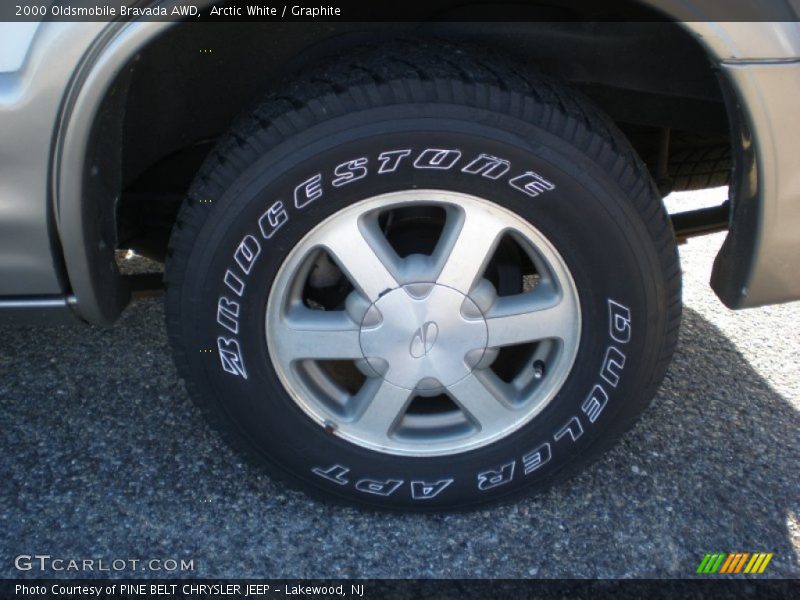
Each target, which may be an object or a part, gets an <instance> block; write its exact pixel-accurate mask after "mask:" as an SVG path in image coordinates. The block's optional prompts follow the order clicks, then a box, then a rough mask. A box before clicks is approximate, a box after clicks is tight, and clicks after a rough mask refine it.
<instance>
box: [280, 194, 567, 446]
mask: <svg viewBox="0 0 800 600" xmlns="http://www.w3.org/2000/svg"><path fill="white" fill-rule="evenodd" d="M464 202H467V203H478V204H479V205H482V206H483V207H485V208H488V209H490V210H492V211H495V212H498V213H501V214H503V215H505V216H506V217H507V218H508V219H509V222H510V223H513V224H515V225H517V226H515V227H511V228H510V229H512V230H514V231H515V232H517V233H519V234H521V235H523V237H524V239H525V242H526V243H529V244H530V245H531V247H532V248H533V249H534V251H535V252H536V253H537V254H538V255H540V256H541V257H543V258H544V259H545V261H546V263H547V267H548V268H549V269H550V271H551V272H553V273H554V275H555V276H556V281H557V283H558V286H559V288H560V291H561V293H562V294H563V295H564V296H565V297H568V298H569V302H570V303H571V304H572V307H573V308H572V315H573V317H574V318H573V322H572V330H571V336H570V339H569V343H565V344H563V346H564V347H562V348H561V350H560V353H559V358H558V359H557V367H558V368H557V369H556V370H555V372H554V373H552V375H548V383H547V385H546V386H543V389H544V392H543V393H541V394H539V396H540V397H539V398H538V399H537V401H536V402H535V403H532V406H530V407H528V408H526V409H525V410H523V411H521V415H520V417H519V418H518V419H516V420H515V421H514V422H512V423H509V424H508V426H506V427H503V428H501V429H499V430H496V431H494V432H492V433H491V435H487V436H481V435H478V436H471V437H470V438H469V439H461V440H458V439H450V440H448V441H444V442H441V443H434V442H431V441H428V440H426V441H425V442H422V443H420V442H409V441H408V440H406V439H404V440H398V441H397V443H394V444H387V443H385V442H377V441H375V440H374V439H369V438H368V437H367V438H365V437H364V436H363V435H361V434H354V433H353V432H352V431H351V430H350V428H349V427H348V423H346V422H344V423H342V422H339V423H337V422H336V421H337V417H336V416H335V415H333V414H332V413H331V412H330V411H328V410H327V409H326V408H325V407H324V403H322V402H320V401H319V400H316V399H314V394H313V393H312V392H311V391H310V389H309V386H308V385H307V384H306V383H303V382H302V381H300V380H299V378H298V375H297V371H296V369H294V368H293V367H292V365H288V367H287V365H284V364H283V361H282V360H281V359H280V356H279V354H280V353H279V352H278V351H277V350H276V348H277V346H278V340H277V339H276V337H275V334H274V333H273V332H274V331H275V328H274V327H271V326H270V324H271V323H273V322H274V320H275V319H280V318H284V315H283V312H284V307H285V306H286V304H287V299H288V297H289V295H290V290H291V289H292V288H293V284H294V282H295V280H296V278H297V276H298V274H299V272H300V271H301V269H302V267H303V265H304V263H305V261H306V260H307V258H308V256H309V253H311V252H313V251H314V250H315V249H318V248H319V247H320V246H321V245H320V244H319V243H318V242H314V241H313V240H314V239H315V238H317V239H318V237H319V235H320V232H321V231H323V230H325V229H326V228H328V227H330V226H331V223H334V222H337V221H339V220H341V219H347V218H355V219H359V218H360V217H361V216H362V215H365V214H367V213H370V212H373V211H375V210H378V209H380V210H389V209H391V208H396V207H400V206H413V205H440V206H441V205H455V206H459V205H461V203H464ZM431 283H433V282H431ZM403 285H404V284H403V283H398V287H402V286H403ZM395 289H396V288H395ZM457 291H461V290H457ZM465 295H466V296H467V297H468V298H469V297H470V296H469V294H466V293H465ZM265 313H266V319H265V337H266V342H267V349H268V354H269V358H270V361H271V363H272V366H273V368H274V370H275V372H276V374H277V375H278V378H279V380H280V382H281V384H282V385H283V387H284V389H285V390H286V392H287V393H288V394H289V396H290V397H291V399H292V400H293V401H294V403H295V404H296V405H297V406H298V407H299V408H300V409H302V411H303V412H304V413H305V414H306V415H307V416H308V417H310V418H311V419H312V421H314V422H315V423H317V424H318V425H319V426H320V427H322V428H324V429H325V430H326V431H331V428H332V427H331V426H332V425H333V426H334V427H333V429H334V431H335V435H336V436H337V437H340V438H342V439H344V440H346V441H349V442H351V443H353V444H355V445H357V446H359V447H362V448H366V449H369V450H374V451H378V452H381V453H384V454H391V455H398V456H408V457H433V456H449V455H454V454H460V453H464V452H467V451H471V450H475V449H478V448H481V447H484V446H487V445H489V444H491V443H494V442H496V441H498V440H500V439H503V438H505V437H507V436H509V435H510V434H512V433H514V432H515V431H517V430H519V429H520V428H522V427H524V426H525V425H526V424H528V423H529V422H530V421H531V420H533V419H534V418H535V417H536V416H537V415H538V414H540V413H541V412H542V411H543V410H544V409H545V408H546V407H547V406H549V405H550V404H551V403H552V401H553V399H554V398H555V396H556V395H557V394H558V392H559V391H560V390H561V388H562V386H563V384H564V382H565V381H566V379H567V378H568V376H569V373H570V372H571V371H572V368H573V366H574V364H575V359H576V357H577V353H578V348H579V341H580V335H581V331H582V319H581V307H580V300H579V296H578V292H577V288H576V286H575V283H574V280H573V278H572V275H571V273H570V270H569V268H568V267H567V264H566V262H565V261H564V259H563V257H561V255H560V253H559V252H558V251H557V250H556V248H555V247H554V246H553V244H552V243H551V242H550V240H549V239H548V238H547V237H546V236H545V235H544V234H543V233H541V232H540V231H539V230H538V229H537V228H536V227H535V226H534V225H532V224H531V223H530V222H528V221H527V220H525V219H524V218H523V217H522V216H520V215H518V214H517V213H515V212H513V211H511V210H509V209H507V208H505V207H503V206H501V205H499V204H496V203H494V202H491V201H490V200H487V199H485V198H481V197H478V196H474V195H470V194H465V193H462V192H453V191H450V190H438V189H413V190H404V191H397V192H389V193H384V194H379V195H375V196H370V197H367V198H364V199H362V200H360V201H357V202H355V203H353V204H351V205H349V206H347V207H345V208H343V209H341V210H339V211H337V212H335V213H334V214H332V215H330V216H328V217H327V218H326V219H324V220H323V221H322V222H320V223H318V224H317V225H315V226H314V227H313V228H312V229H311V231H309V232H308V233H306V234H305V235H304V236H303V238H302V239H301V240H300V241H299V242H298V243H297V244H296V245H295V246H294V247H293V248H292V250H291V251H290V252H289V254H288V255H287V257H286V258H285V259H284V261H283V263H282V264H281V266H280V268H279V269H278V273H277V274H276V276H275V278H274V280H273V285H272V289H271V290H270V293H269V298H268V301H267V308H266V311H265ZM386 384H387V385H391V386H393V387H395V388H397V389H402V388H400V387H398V386H394V385H393V384H391V383H390V382H386Z"/></svg>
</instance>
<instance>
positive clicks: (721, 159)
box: [669, 144, 731, 191]
mask: <svg viewBox="0 0 800 600" xmlns="http://www.w3.org/2000/svg"><path fill="white" fill-rule="evenodd" d="M669 176H670V180H671V183H672V189H673V191H690V190H703V189H706V188H712V187H721V186H725V185H729V184H730V182H731V148H730V145H729V144H720V145H717V146H709V147H706V148H692V149H688V150H679V151H677V152H674V153H672V154H670V157H669Z"/></svg>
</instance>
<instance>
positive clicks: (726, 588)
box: [0, 578, 800, 600]
mask: <svg viewBox="0 0 800 600" xmlns="http://www.w3.org/2000/svg"><path fill="white" fill-rule="evenodd" d="M798 592H800V580H786V579H783V580H775V579H772V580H770V579H760V580H759V579H750V578H747V579H745V578H741V579H692V580H665V579H649V580H641V579H634V580H631V579H626V580H596V581H592V580H554V579H547V580H542V579H524V580H517V579H514V580H508V579H502V580H486V579H423V580H414V579H410V580H402V579H386V580H375V579H363V580H356V579H354V580H347V581H343V580H313V579H312V580H255V579H253V580H221V579H215V580H211V579H207V580H176V579H172V580H121V579H118V580H113V579H111V580H103V579H84V580H77V579H76V580H54V579H51V580H34V579H25V580H21V579H20V580H10V579H5V580H0V598H47V599H49V598H58V599H67V598H161V599H167V598H225V599H231V600H234V599H238V598H252V599H254V600H255V599H258V600H263V599H266V598H271V599H281V600H284V599H287V598H288V599H300V598H345V599H348V600H360V599H367V600H371V599H373V598H374V599H384V598H386V599H392V598H398V599H401V598H402V599H406V598H407V599H409V600H411V599H416V598H436V599H437V600H438V599H440V598H441V599H451V598H452V599H453V600H470V599H472V598H475V599H481V600H483V599H489V598H508V599H512V598H513V599H517V598H591V599H592V600H596V599H602V598H614V599H622V600H624V599H627V598H630V599H632V600H633V599H635V600H641V599H642V598H648V599H651V598H681V599H692V598H759V599H763V598H791V597H794V598H797V597H800V595H798Z"/></svg>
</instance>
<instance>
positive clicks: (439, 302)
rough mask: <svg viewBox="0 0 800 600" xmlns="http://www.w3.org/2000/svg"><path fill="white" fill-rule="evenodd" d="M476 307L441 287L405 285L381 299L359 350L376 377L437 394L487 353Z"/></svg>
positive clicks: (368, 316) (363, 330)
mask: <svg viewBox="0 0 800 600" xmlns="http://www.w3.org/2000/svg"><path fill="white" fill-rule="evenodd" d="M487 339H488V334H487V330H486V321H485V320H484V318H483V315H482V314H481V311H480V309H479V308H478V307H477V306H476V304H475V303H474V302H473V301H472V300H471V299H470V298H469V297H468V296H465V295H464V294H462V293H461V292H459V291H457V290H454V289H453V288H449V287H446V286H443V285H436V284H432V283H416V284H410V285H404V286H403V287H399V288H396V289H394V290H391V291H390V292H387V293H385V294H384V295H383V296H381V297H380V298H379V299H378V300H377V301H376V302H375V303H374V304H372V305H371V306H370V308H369V310H368V311H367V313H366V315H365V316H364V319H363V321H362V324H361V334H360V340H361V351H362V353H363V354H364V358H365V359H366V361H367V363H368V364H369V365H370V367H371V368H372V369H373V370H374V371H375V372H376V374H377V375H380V376H382V377H383V378H384V379H385V380H386V381H388V382H389V383H391V384H393V385H396V386H398V387H401V388H404V389H408V390H417V391H420V392H435V391H437V390H441V389H444V388H446V387H449V386H451V385H453V384H455V383H457V382H458V381H460V380H462V379H463V378H464V377H466V376H467V375H469V374H470V373H471V372H472V369H473V367H474V366H475V365H476V364H478V363H479V362H480V360H481V358H482V357H483V354H484V352H485V351H486V343H487Z"/></svg>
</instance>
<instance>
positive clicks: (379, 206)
mask: <svg viewBox="0 0 800 600" xmlns="http://www.w3.org/2000/svg"><path fill="white" fill-rule="evenodd" d="M443 56H447V57H449V58H447V59H443V58H440V57H443ZM489 61H490V62H491V66H489ZM521 72H523V71H522V70H521V69H520V68H519V67H517V66H514V65H506V64H505V63H503V62H501V61H495V60H493V59H488V60H487V59H480V60H479V59H476V58H472V57H471V56H470V55H469V54H468V53H467V52H465V51H463V50H461V49H458V48H453V47H450V46H440V45H434V46H428V45H426V44H416V45H413V46H411V45H405V44H401V45H395V46H390V47H384V48H371V49H368V50H366V51H364V52H363V53H360V54H354V55H353V56H352V58H350V59H349V60H348V61H347V62H346V63H345V64H344V65H333V66H331V67H328V68H326V69H324V70H323V71H321V72H320V73H317V74H314V75H312V76H309V77H306V78H301V79H298V80H296V81H295V82H293V83H290V84H287V85H286V86H285V89H284V90H283V93H282V94H280V95H275V96H272V97H270V98H267V99H266V100H265V101H264V102H263V104H262V105H261V106H260V107H259V108H258V109H257V110H255V111H254V112H253V113H252V114H251V115H249V116H248V117H246V118H244V119H243V120H242V121H241V122H240V123H239V124H238V125H236V126H235V127H234V128H233V130H232V131H231V132H230V134H229V135H228V136H227V137H226V139H225V140H223V141H222V142H221V143H220V144H219V146H218V147H217V149H216V150H215V151H214V152H213V153H212V155H211V156H210V157H209V158H208V159H207V161H206V164H205V165H204V166H203V168H202V170H201V173H200V174H199V175H198V177H197V180H196V181H195V184H194V185H193V187H192V189H191V191H190V194H189V198H188V199H187V201H186V202H185V204H184V206H183V207H182V209H181V212H180V214H179V217H178V222H177V224H176V227H175V230H174V233H173V235H172V239H171V242H170V258H169V260H168V263H167V271H166V277H165V279H166V282H167V297H166V304H167V324H168V329H169V335H170V340H171V344H172V346H173V349H174V354H175V360H176V363H177V366H178V369H179V372H180V373H181V375H182V377H183V378H184V379H185V381H186V385H187V388H188V390H189V392H190V394H191V396H192V397H193V398H194V400H195V401H196V402H197V404H198V405H199V406H200V407H201V409H202V410H203V412H204V414H205V415H206V416H207V417H208V418H209V420H210V422H211V423H212V424H213V425H214V426H215V427H216V428H217V429H218V430H219V431H221V432H222V433H223V435H224V436H225V437H226V439H228V440H229V441H230V442H231V443H233V444H234V445H235V446H236V447H238V448H240V449H242V450H244V451H245V452H246V453H248V454H249V455H250V456H252V457H254V458H255V459H256V460H257V461H259V462H260V463H261V464H263V465H265V466H266V468H267V469H268V471H269V472H270V473H271V474H273V475H274V476H277V477H280V478H282V479H284V480H286V481H288V482H290V483H291V484H292V485H294V486H295V487H298V488H301V489H303V490H306V491H308V492H310V493H312V494H315V495H317V496H321V497H323V498H327V499H336V500H340V501H345V502H348V503H357V504H362V505H369V506H373V507H380V508H385V509H400V510H417V511H424V510H445V509H447V510H450V509H456V508H468V507H473V506H476V505H480V504H484V503H486V502H490V501H496V500H498V499H500V498H506V497H508V496H510V495H513V494H516V493H520V492H523V491H530V490H536V489H542V488H543V487H545V486H547V485H549V484H551V483H552V482H553V481H555V480H556V479H559V478H561V477H564V476H565V475H566V474H567V473H569V472H572V471H574V470H575V469H576V468H578V467H579V466H582V465H585V464H587V463H588V462H589V461H591V460H593V459H595V458H596V457H598V456H599V455H600V454H601V453H602V451H603V450H604V449H605V448H607V447H608V446H609V445H610V444H611V443H613V442H614V441H615V440H616V439H618V437H619V436H620V435H621V433H622V432H624V431H625V430H626V429H628V428H629V427H630V426H631V425H632V424H633V422H634V421H635V419H636V418H637V416H638V415H639V414H640V413H641V412H642V411H643V410H644V408H645V407H646V406H647V405H648V403H649V402H650V400H651V399H652V397H653V396H654V394H655V391H656V390H657V388H658V386H659V384H660V382H661V380H662V378H663V376H664V373H665V371H666V368H667V365H668V363H669V360H670V358H671V355H672V352H673V349H674V346H675V342H676V338H677V330H678V324H679V320H680V272H679V265H678V258H677V253H676V247H675V243H674V238H673V234H672V230H671V226H670V223H669V220H668V217H667V215H666V213H665V211H664V208H663V206H662V204H661V202H660V198H659V196H658V194H657V192H656V190H655V188H654V185H653V182H652V181H651V179H650V177H649V175H648V173H647V171H646V169H645V168H644V166H643V164H642V163H641V161H640V160H639V159H638V158H637V157H636V156H635V154H634V153H633V152H632V150H631V149H630V147H629V146H628V144H627V143H626V141H625V140H624V139H623V138H622V137H621V136H620V134H619V133H618V132H617V130H616V129H615V128H614V126H613V125H612V124H610V123H609V122H608V121H607V120H606V119H605V117H604V116H603V115H602V114H600V113H599V112H598V111H596V110H595V109H594V108H593V107H592V106H591V105H589V104H588V103H586V102H585V101H584V100H583V99H582V98H580V97H578V96H577V95H575V94H574V93H573V92H571V91H570V90H568V89H567V88H565V87H562V86H561V85H559V84H557V83H555V82H553V81H551V80H549V79H547V78H545V77H542V76H538V75H533V76H529V77H524V78H523V77H522V76H520V75H518V73H521ZM476 217H477V219H476ZM476 223H477V226H476ZM356 224H358V225H357V226H356ZM489 239H492V240H495V241H494V244H491V243H489V242H488V241H487V240H489ZM459 240H461V241H459ZM392 251H393V252H392ZM451 254H452V258H453V261H452V262H450V258H451ZM551 309H552V311H553V312H550V313H547V314H546V315H545V313H544V312H542V311H545V310H551ZM542 315H545V316H546V317H547V318H544V319H543V318H542ZM414 382H416V383H414ZM487 390H489V391H488V392H487ZM375 398H379V399H380V400H381V402H380V403H378V402H374V403H371V402H370V400H371V399H375ZM491 399H494V400H497V403H496V404H492V402H491Z"/></svg>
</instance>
